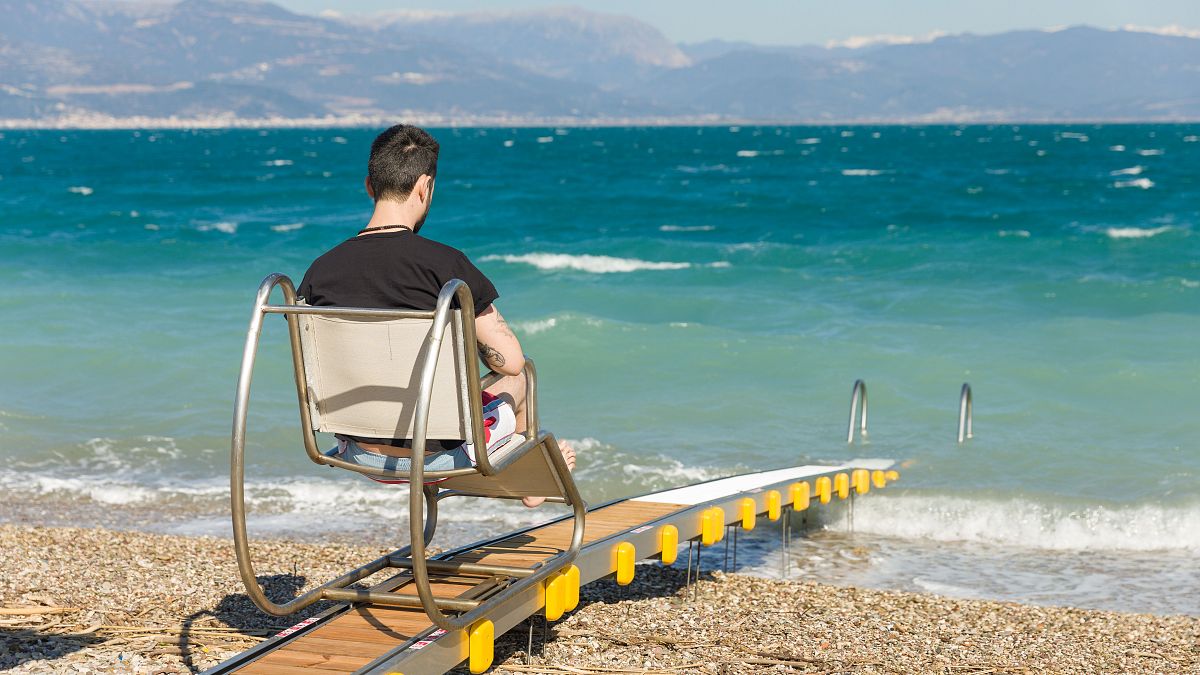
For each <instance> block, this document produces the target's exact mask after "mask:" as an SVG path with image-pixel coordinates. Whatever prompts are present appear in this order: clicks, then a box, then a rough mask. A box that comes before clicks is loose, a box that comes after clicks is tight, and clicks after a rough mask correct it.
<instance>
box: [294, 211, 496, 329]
mask: <svg viewBox="0 0 1200 675" xmlns="http://www.w3.org/2000/svg"><path fill="white" fill-rule="evenodd" d="M451 279H462V280H463V281H465V282H467V286H468V287H469V288H470V289H471V295H472V297H474V299H475V314H476V315H478V314H481V313H482V312H483V310H485V309H487V308H488V306H489V305H491V304H492V303H493V302H495V300H496V298H498V297H500V294H499V293H497V292H496V287H495V286H493V285H492V282H491V281H489V280H488V278H487V277H486V276H484V275H483V272H480V271H479V268H477V267H475V265H473V264H471V261H470V260H468V259H467V256H465V255H463V253H462V251H459V250H458V249H456V248H451V247H450V246H446V245H445V244H439V243H438V242H436V241H432V240H430V239H426V238H424V237H422V236H420V235H418V234H416V233H415V232H411V231H409V230H400V231H398V232H380V233H379V234H370V235H364V236H362V237H354V238H353V239H347V240H346V241H344V242H342V243H340V244H338V245H337V246H335V247H333V248H332V249H330V250H329V251H328V252H327V253H325V254H324V255H322V256H321V257H320V258H317V259H316V260H315V261H313V264H312V265H311V266H310V267H309V268H308V271H307V272H305V273H304V279H302V280H301V281H300V286H299V287H298V288H297V289H296V292H297V294H299V295H300V297H302V298H304V299H305V300H306V301H307V302H308V304H310V305H314V306H321V307H330V306H334V307H379V308H384V309H422V310H431V309H434V308H435V307H437V298H438V293H440V292H441V290H442V286H445V285H446V282H448V281H450V280H451Z"/></svg>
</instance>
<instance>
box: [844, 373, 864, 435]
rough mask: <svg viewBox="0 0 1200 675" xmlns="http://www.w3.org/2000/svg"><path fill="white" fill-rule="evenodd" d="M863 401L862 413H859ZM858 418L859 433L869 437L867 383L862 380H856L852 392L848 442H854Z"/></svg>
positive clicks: (847, 432) (847, 433)
mask: <svg viewBox="0 0 1200 675" xmlns="http://www.w3.org/2000/svg"><path fill="white" fill-rule="evenodd" d="M860 400H861V401H862V414H861V415H860V414H859V407H858V404H859V401H860ZM856 417H857V418H858V428H859V435H860V436H861V437H862V438H866V437H867V383H866V382H863V381H862V380H855V381H854V390H853V391H851V392H850V424H849V427H848V428H847V429H846V442H847V443H853V442H854V419H855V418H856Z"/></svg>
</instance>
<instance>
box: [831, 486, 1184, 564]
mask: <svg viewBox="0 0 1200 675" xmlns="http://www.w3.org/2000/svg"><path fill="white" fill-rule="evenodd" d="M835 527H841V526H840V525H835ZM854 530H855V531H856V532H865V533H869V534H881V535H888V536H895V537H903V538H909V539H929V540H933V541H967V542H984V543H992V544H1003V545H1010V546H1021V547H1026V548H1038V549H1053V550H1125V551H1155V550H1188V551H1200V504H1191V505H1175V506H1164V505H1161V504H1141V505H1127V506H1102V505H1087V506H1065V505H1046V504H1039V503H1037V502H1033V501H1029V500H1020V499H1012V500H989V499H968V498H965V497H953V496H916V495H904V496H898V497H894V498H892V497H884V496H881V497H880V498H877V499H864V500H861V501H860V502H858V503H856V504H855V505H854Z"/></svg>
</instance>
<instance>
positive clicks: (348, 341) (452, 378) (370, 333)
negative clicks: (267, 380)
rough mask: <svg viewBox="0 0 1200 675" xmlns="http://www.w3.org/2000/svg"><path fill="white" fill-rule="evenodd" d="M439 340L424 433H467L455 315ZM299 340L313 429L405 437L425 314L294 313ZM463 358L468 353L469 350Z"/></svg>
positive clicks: (466, 389) (422, 355)
mask: <svg viewBox="0 0 1200 675" xmlns="http://www.w3.org/2000/svg"><path fill="white" fill-rule="evenodd" d="M451 317H452V318H451V321H450V325H449V326H448V328H447V331H446V336H445V338H444V339H443V340H442V342H441V351H440V354H438V356H437V359H438V366H437V374H436V377H435V378H434V383H433V389H432V391H431V399H430V405H429V426H428V430H427V433H426V437H427V438H437V439H447V440H449V439H467V438H469V437H470V428H471V425H470V414H471V413H470V411H471V407H470V404H469V400H470V399H469V398H468V396H469V394H470V389H471V388H470V386H469V385H468V382H467V370H468V369H467V365H466V355H467V352H466V350H465V349H464V347H463V332H462V315H461V313H460V312H459V311H458V310H452V312H451ZM297 318H298V319H299V321H300V344H301V351H302V353H303V358H304V370H305V379H306V380H307V382H306V385H307V393H308V396H307V398H308V408H309V414H310V417H311V419H312V428H313V431H321V432H326V433H334V434H346V435H350V436H359V437H367V438H413V426H414V425H413V422H414V414H415V412H416V409H417V401H418V399H419V397H420V393H419V392H420V386H419V381H420V377H421V368H422V365H423V364H424V363H425V360H426V358H427V356H428V354H426V351H427V350H428V349H429V347H428V344H427V342H426V337H427V336H428V335H429V329H430V327H431V326H432V325H433V320H432V319H431V318H430V319H425V318H401V319H380V318H366V317H339V316H323V315H314V314H301V315H299V316H298V317H297ZM471 356H472V357H473V356H474V353H473V352H471Z"/></svg>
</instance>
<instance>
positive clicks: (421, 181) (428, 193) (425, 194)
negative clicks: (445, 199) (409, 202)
mask: <svg viewBox="0 0 1200 675" xmlns="http://www.w3.org/2000/svg"><path fill="white" fill-rule="evenodd" d="M413 192H416V193H417V197H418V198H419V199H420V200H421V201H423V202H424V201H429V200H430V199H433V176H430V175H429V174H425V173H423V174H421V177H420V178H418V179H417V184H416V185H414V186H413Z"/></svg>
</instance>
